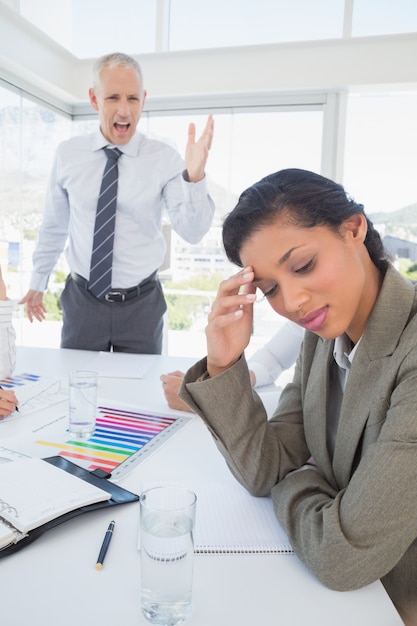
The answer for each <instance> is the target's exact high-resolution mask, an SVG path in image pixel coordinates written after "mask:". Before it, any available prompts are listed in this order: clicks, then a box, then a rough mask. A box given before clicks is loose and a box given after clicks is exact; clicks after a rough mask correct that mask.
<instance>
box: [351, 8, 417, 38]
mask: <svg viewBox="0 0 417 626" xmlns="http://www.w3.org/2000/svg"><path fill="white" fill-rule="evenodd" d="M415 31H417V2H416V0H395V2H394V1H393V0H392V1H391V2H382V1H381V0H355V2H354V4H353V20H352V35H353V36H354V37H359V36H366V35H386V34H394V33H409V32H415Z"/></svg>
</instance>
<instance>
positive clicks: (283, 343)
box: [248, 322, 304, 387]
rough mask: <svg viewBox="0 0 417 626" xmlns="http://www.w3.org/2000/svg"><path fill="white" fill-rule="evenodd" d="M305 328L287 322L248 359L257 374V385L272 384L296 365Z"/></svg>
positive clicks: (250, 366)
mask: <svg viewBox="0 0 417 626" xmlns="http://www.w3.org/2000/svg"><path fill="white" fill-rule="evenodd" d="M303 337H304V329H303V328H301V326H298V324H294V323H293V322H286V323H285V324H284V325H283V326H282V327H281V328H280V329H279V330H278V332H276V333H275V335H273V336H272V338H271V339H270V340H269V341H268V342H267V343H266V344H265V345H264V346H262V348H260V349H259V350H257V351H256V352H255V353H254V354H253V355H252V356H251V358H250V359H249V360H248V367H249V369H250V370H252V372H253V373H254V374H255V377H256V385H255V387H262V386H264V385H272V384H273V383H274V382H275V381H276V379H277V378H278V376H280V375H281V374H282V372H284V371H285V370H286V369H288V368H290V367H291V366H292V365H294V363H295V361H296V360H297V356H298V353H299V351H300V346H301V344H302V342H303Z"/></svg>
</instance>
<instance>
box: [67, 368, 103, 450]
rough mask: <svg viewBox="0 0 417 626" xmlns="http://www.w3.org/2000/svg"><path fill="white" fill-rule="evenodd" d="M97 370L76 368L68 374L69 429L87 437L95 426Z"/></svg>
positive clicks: (76, 435)
mask: <svg viewBox="0 0 417 626" xmlns="http://www.w3.org/2000/svg"><path fill="white" fill-rule="evenodd" d="M96 411H97V372H91V371H87V370H76V371H73V372H70V374H69V431H70V433H71V434H72V435H74V436H75V437H81V438H83V439H87V438H88V437H89V436H90V435H92V434H93V432H94V430H95V427H96Z"/></svg>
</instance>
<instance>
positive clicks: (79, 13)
mask: <svg viewBox="0 0 417 626" xmlns="http://www.w3.org/2000/svg"><path fill="white" fill-rule="evenodd" d="M20 13H21V14H22V15H23V17H25V18H26V19H28V20H30V21H31V22H33V24H34V25H35V26H36V27H37V28H39V29H40V30H42V31H43V32H44V33H46V34H47V35H49V37H51V38H52V39H54V40H55V41H57V42H58V43H59V44H60V45H61V46H63V47H64V48H67V49H68V50H69V51H70V52H72V53H73V54H74V55H75V56H77V57H79V58H95V57H98V56H101V55H103V54H107V53H109V52H128V53H129V54H140V53H142V54H143V53H147V52H155V37H156V35H155V33H156V1H155V0H117V2H115V1H114V0H88V1H87V2H86V0H59V2H57V1H56V0H20Z"/></svg>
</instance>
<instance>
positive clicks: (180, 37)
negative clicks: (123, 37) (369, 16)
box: [169, 0, 344, 50]
mask: <svg viewBox="0 0 417 626" xmlns="http://www.w3.org/2000/svg"><path fill="white" fill-rule="evenodd" d="M343 10H344V2H343V0H314V2H312V1H311V0H258V1H257V2H243V1H242V0H199V1H198V3H196V2H195V0H171V17H170V44H169V47H170V50H188V49H192V48H197V49H198V48H216V47H222V46H248V45H254V44H263V43H278V42H283V41H302V40H311V39H328V38H335V37H341V35H342V30H343Z"/></svg>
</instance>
